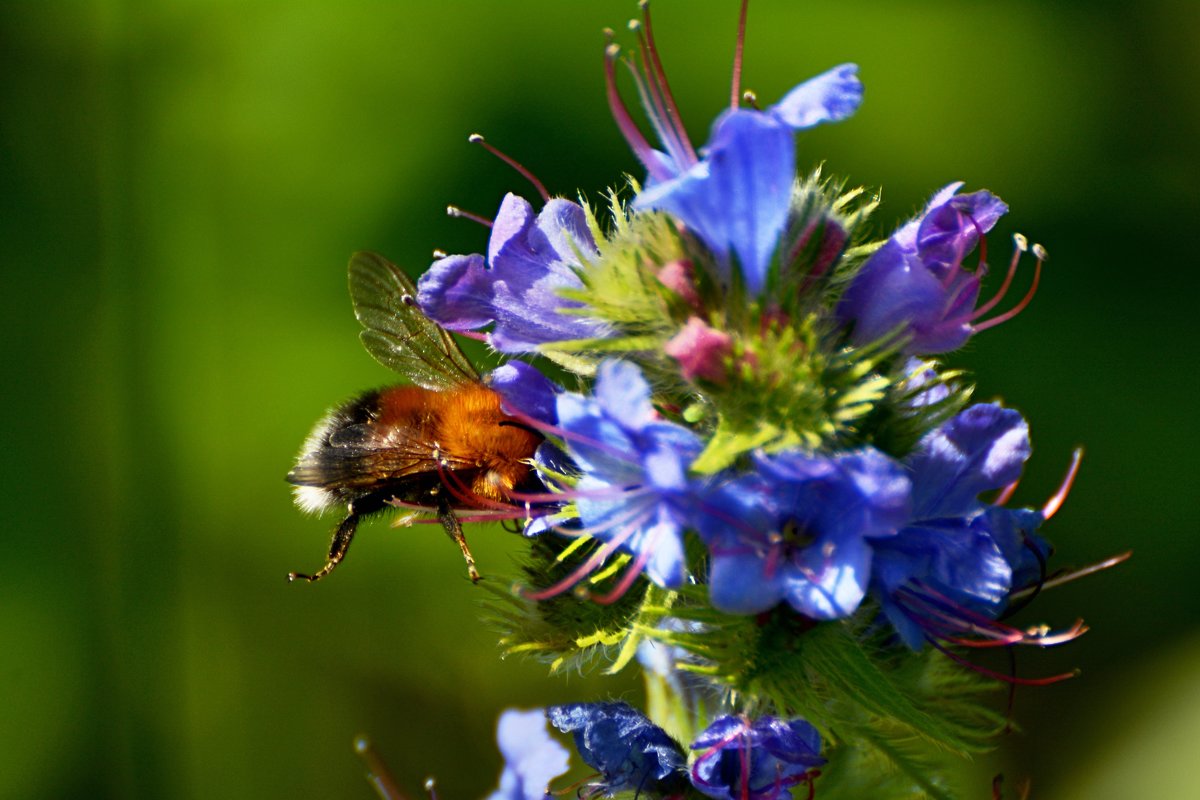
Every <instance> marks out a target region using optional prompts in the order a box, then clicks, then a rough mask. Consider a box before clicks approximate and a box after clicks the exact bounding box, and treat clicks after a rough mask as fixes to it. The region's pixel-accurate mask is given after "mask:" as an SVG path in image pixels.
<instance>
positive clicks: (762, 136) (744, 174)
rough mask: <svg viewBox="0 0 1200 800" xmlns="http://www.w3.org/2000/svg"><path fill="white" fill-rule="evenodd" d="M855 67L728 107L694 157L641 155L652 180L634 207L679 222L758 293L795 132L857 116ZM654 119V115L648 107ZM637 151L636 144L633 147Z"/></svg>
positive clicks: (778, 224) (789, 174) (774, 238)
mask: <svg viewBox="0 0 1200 800" xmlns="http://www.w3.org/2000/svg"><path fill="white" fill-rule="evenodd" d="M857 71H858V67H856V66H855V65H853V64H843V65H841V66H839V67H835V68H833V69H832V70H829V71H828V72H826V73H824V74H822V75H819V76H817V77H815V78H813V79H811V80H809V81H807V82H805V83H802V84H800V85H799V86H797V87H796V88H794V89H792V91H791V92H789V93H788V94H787V95H786V96H785V97H784V98H783V100H781V101H780V102H779V103H777V104H776V105H774V106H771V107H770V108H768V109H767V110H766V111H754V110H750V109H742V108H736V109H730V110H727V111H725V112H724V113H722V114H721V116H719V117H718V118H717V120H716V122H715V123H713V128H712V133H711V135H710V136H709V140H708V144H707V145H706V146H705V147H704V148H702V150H701V154H702V157H701V158H699V159H697V158H695V157H694V156H690V157H689V155H688V153H687V152H678V151H677V152H672V148H668V153H671V154H670V155H668V154H664V153H660V152H657V151H654V153H653V156H652V157H649V158H647V157H643V161H644V162H646V163H647V165H648V167H649V169H650V181H649V182H648V185H647V187H646V188H645V190H643V191H642V193H641V194H639V195H638V197H637V199H636V200H634V208H635V209H658V210H662V211H666V212H667V213H669V214H671V215H673V216H674V217H676V218H677V219H678V220H679V221H680V222H682V223H683V224H684V225H686V226H687V227H688V229H690V230H691V231H692V232H693V233H695V234H696V235H697V236H698V237H699V238H700V239H701V240H702V241H703V242H704V243H705V245H707V247H708V248H709V249H710V250H711V251H712V252H713V253H714V254H715V255H716V256H717V258H718V260H719V261H718V263H719V265H720V266H721V268H722V270H723V274H722V276H721V277H722V278H723V279H724V280H725V281H726V283H728V282H729V280H730V264H731V262H732V261H733V260H734V259H735V258H736V260H737V263H738V265H739V267H740V268H741V273H742V280H743V281H744V283H745V286H746V289H747V290H748V291H749V292H750V293H751V294H753V295H757V294H760V293H761V292H762V290H763V289H764V288H765V286H766V282H767V273H768V269H769V266H770V263H771V258H772V256H773V255H774V253H775V249H776V247H777V245H778V243H779V237H780V235H781V234H782V233H783V230H784V227H785V225H786V224H787V218H788V210H789V208H790V205H791V198H792V182H793V180H794V178H795V174H796V153H795V141H794V135H793V134H794V132H795V131H797V130H802V129H805V128H811V127H813V126H814V125H819V124H821V123H823V122H835V121H837V120H841V119H845V118H846V117H848V116H850V115H851V114H853V113H854V111H855V110H856V109H857V108H858V106H859V103H861V102H862V83H861V82H860V81H859V79H858V75H857ZM647 113H650V114H651V115H652V116H653V114H654V110H653V109H652V108H647ZM631 144H632V145H633V146H634V148H635V151H637V149H638V144H637V143H636V142H635V141H631Z"/></svg>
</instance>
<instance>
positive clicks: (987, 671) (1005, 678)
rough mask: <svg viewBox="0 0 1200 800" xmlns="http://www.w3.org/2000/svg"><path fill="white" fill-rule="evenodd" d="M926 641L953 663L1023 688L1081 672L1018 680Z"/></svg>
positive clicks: (928, 639)
mask: <svg viewBox="0 0 1200 800" xmlns="http://www.w3.org/2000/svg"><path fill="white" fill-rule="evenodd" d="M926 641H927V642H929V643H930V644H931V645H933V647H934V648H935V649H936V650H938V651H939V652H940V653H942V655H944V656H946V657H947V658H949V659H950V660H951V661H954V662H955V663H958V664H961V665H962V666H964V667H966V668H967V669H971V670H974V671H975V672H978V673H979V674H980V675H986V676H987V677H989V678H994V679H995V680H998V681H1003V682H1004V683H1014V684H1018V685H1021V686H1049V685H1051V684H1054V683H1059V682H1061V681H1065V680H1070V679H1071V678H1076V677H1079V671H1078V670H1072V671H1071V672H1063V673H1060V674H1058V675H1051V676H1049V677H1047V678H1018V677H1017V676H1016V675H1008V674H1006V673H1003V672H996V671H995V670H992V669H988V668H987V667H984V666H980V665H979V664H975V663H973V662H971V661H968V660H967V659H965V658H963V657H962V656H960V655H958V654H957V653H955V652H953V651H952V650H948V649H947V648H945V647H943V646H942V645H940V644H938V642H937V641H935V640H934V639H931V638H928V637H926Z"/></svg>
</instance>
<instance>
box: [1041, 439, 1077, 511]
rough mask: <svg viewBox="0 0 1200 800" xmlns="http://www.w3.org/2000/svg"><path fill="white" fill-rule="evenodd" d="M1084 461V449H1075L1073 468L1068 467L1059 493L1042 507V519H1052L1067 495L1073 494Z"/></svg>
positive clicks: (1072, 461)
mask: <svg viewBox="0 0 1200 800" xmlns="http://www.w3.org/2000/svg"><path fill="white" fill-rule="evenodd" d="M1081 461H1083V448H1082V447H1077V448H1075V452H1073V453H1072V454H1071V466H1069V467H1067V474H1066V477H1064V478H1063V481H1062V483H1061V484H1060V485H1059V487H1058V491H1057V492H1055V493H1054V496H1053V497H1051V498H1050V499H1049V500H1047V501H1046V505H1044V506H1042V518H1043V519H1050V518H1051V517H1053V516H1054V515H1055V514H1057V513H1058V510H1059V509H1060V508H1062V504H1063V503H1064V502H1066V499H1067V495H1069V494H1070V493H1071V487H1072V486H1073V485H1074V484H1075V476H1076V475H1078V474H1079V463H1080V462H1081Z"/></svg>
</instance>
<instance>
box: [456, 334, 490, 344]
mask: <svg viewBox="0 0 1200 800" xmlns="http://www.w3.org/2000/svg"><path fill="white" fill-rule="evenodd" d="M455 333H457V334H458V335H459V336H465V337H466V338H468V339H474V340H475V341H477V342H486V341H487V334H486V333H480V332H479V331H455Z"/></svg>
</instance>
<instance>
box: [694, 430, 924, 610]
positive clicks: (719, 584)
mask: <svg viewBox="0 0 1200 800" xmlns="http://www.w3.org/2000/svg"><path fill="white" fill-rule="evenodd" d="M754 464H755V472H754V473H752V474H750V475H746V476H743V477H740V478H737V479H735V480H733V481H732V482H730V483H728V484H726V485H724V486H722V487H721V488H720V489H719V490H718V491H717V492H715V493H713V494H712V495H710V496H709V497H708V498H706V499H705V502H704V505H703V506H702V507H700V509H699V519H698V520H697V527H698V529H699V532H700V535H701V537H702V538H703V539H704V541H705V542H706V543H707V545H708V548H709V551H710V568H709V569H710V572H709V590H710V593H711V599H712V603H713V605H714V606H715V607H716V608H718V609H720V610H722V611H726V612H729V613H734V614H754V613H758V612H761V611H766V610H768V609H770V608H772V607H774V606H775V605H776V604H778V603H779V602H780V601H781V600H787V602H788V603H789V604H790V605H791V606H792V607H793V608H794V609H796V610H797V611H799V612H800V613H802V614H805V615H807V616H809V617H812V618H814V619H834V618H838V617H844V616H847V615H848V614H851V613H852V612H853V611H854V610H855V609H856V608H858V605H859V603H860V602H861V601H862V599H863V595H864V594H865V593H866V590H867V584H868V578H869V576H870V573H871V559H872V547H873V546H876V545H878V543H879V542H881V541H883V540H886V539H887V538H888V537H890V536H893V535H895V533H896V530H897V529H898V528H899V527H900V526H901V525H902V524H903V523H904V521H905V520H907V519H908V518H909V492H910V486H909V481H908V478H907V477H906V476H905V474H904V470H903V468H902V467H901V466H900V465H899V464H898V463H896V462H894V461H892V460H891V459H890V458H888V457H887V456H885V455H884V454H883V453H880V452H879V451H878V450H874V449H870V448H866V449H863V450H858V451H854V452H849V453H840V454H837V455H833V456H824V455H810V454H807V453H803V452H799V451H788V452H784V453H779V454H776V455H772V456H764V455H758V456H756V457H755V459H754Z"/></svg>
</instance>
